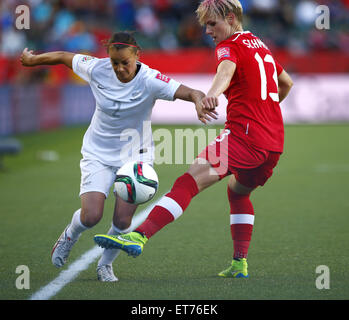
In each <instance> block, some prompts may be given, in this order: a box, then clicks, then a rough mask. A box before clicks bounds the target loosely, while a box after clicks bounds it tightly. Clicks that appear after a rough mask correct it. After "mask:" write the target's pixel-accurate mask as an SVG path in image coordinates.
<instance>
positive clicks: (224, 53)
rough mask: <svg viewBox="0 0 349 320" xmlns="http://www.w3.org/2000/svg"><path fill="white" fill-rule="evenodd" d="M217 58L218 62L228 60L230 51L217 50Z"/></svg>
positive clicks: (225, 48) (225, 49) (227, 49)
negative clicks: (223, 59)
mask: <svg viewBox="0 0 349 320" xmlns="http://www.w3.org/2000/svg"><path fill="white" fill-rule="evenodd" d="M217 57H218V60H220V59H222V58H229V57H230V49H229V48H228V47H224V48H219V49H218V50H217Z"/></svg>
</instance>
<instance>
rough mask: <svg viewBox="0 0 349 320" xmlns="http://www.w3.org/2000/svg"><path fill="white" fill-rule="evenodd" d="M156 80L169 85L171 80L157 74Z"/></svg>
mask: <svg viewBox="0 0 349 320" xmlns="http://www.w3.org/2000/svg"><path fill="white" fill-rule="evenodd" d="M156 79H159V80H161V81H164V82H166V83H169V82H170V80H171V78H169V77H168V76H165V75H164V74H161V73H158V74H157V75H156Z"/></svg>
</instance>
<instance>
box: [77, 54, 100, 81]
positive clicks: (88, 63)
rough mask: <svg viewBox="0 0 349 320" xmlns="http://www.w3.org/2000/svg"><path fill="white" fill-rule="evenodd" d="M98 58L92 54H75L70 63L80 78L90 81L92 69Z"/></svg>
mask: <svg viewBox="0 0 349 320" xmlns="http://www.w3.org/2000/svg"><path fill="white" fill-rule="evenodd" d="M98 60H99V59H97V58H95V57H92V56H87V55H83V54H76V55H75V56H74V57H73V63H72V67H73V71H74V73H76V74H77V75H78V76H79V77H80V78H82V79H84V80H85V81H87V82H90V81H91V74H92V69H93V67H94V66H95V65H96V63H97V61H98Z"/></svg>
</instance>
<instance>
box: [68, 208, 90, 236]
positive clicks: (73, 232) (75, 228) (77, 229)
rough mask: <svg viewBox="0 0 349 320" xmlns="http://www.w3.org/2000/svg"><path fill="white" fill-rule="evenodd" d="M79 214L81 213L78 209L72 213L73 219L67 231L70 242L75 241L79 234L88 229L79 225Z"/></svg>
mask: <svg viewBox="0 0 349 320" xmlns="http://www.w3.org/2000/svg"><path fill="white" fill-rule="evenodd" d="M80 212H81V209H78V210H76V211H75V212H74V214H73V218H72V220H71V223H70V226H69V228H68V229H67V235H68V237H70V238H71V239H72V240H76V239H77V238H79V236H80V234H81V233H82V232H83V231H85V230H87V229H89V228H88V227H86V226H84V225H83V224H82V223H81V219H80Z"/></svg>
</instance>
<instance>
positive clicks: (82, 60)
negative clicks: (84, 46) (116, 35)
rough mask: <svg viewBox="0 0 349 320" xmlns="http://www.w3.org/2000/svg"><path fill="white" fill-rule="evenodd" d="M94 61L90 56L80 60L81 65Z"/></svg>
mask: <svg viewBox="0 0 349 320" xmlns="http://www.w3.org/2000/svg"><path fill="white" fill-rule="evenodd" d="M92 59H94V57H91V56H83V58H82V59H81V62H82V63H87V61H89V60H92Z"/></svg>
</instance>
